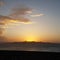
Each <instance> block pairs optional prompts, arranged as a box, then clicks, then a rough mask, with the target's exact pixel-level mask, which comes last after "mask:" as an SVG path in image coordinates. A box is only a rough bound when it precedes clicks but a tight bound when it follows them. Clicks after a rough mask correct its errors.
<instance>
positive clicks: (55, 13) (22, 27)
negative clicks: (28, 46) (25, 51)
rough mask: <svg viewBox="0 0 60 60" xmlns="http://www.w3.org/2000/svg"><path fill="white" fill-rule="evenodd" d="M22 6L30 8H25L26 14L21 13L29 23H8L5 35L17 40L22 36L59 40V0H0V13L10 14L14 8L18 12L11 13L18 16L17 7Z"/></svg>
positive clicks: (31, 38) (27, 38)
mask: <svg viewBox="0 0 60 60" xmlns="http://www.w3.org/2000/svg"><path fill="white" fill-rule="evenodd" d="M23 6H25V7H28V8H30V9H31V10H29V11H28V10H27V11H28V14H25V15H24V14H23V15H24V18H28V19H29V20H30V21H31V24H29V23H28V24H24V23H19V22H15V23H9V24H8V25H7V27H8V28H6V30H5V36H7V37H9V38H15V39H18V41H20V39H21V38H22V40H29V39H30V40H33V41H34V40H35V41H36V40H37V41H47V42H49V41H50V42H51V41H53V42H60V40H59V39H60V36H59V35H60V0H0V15H2V16H10V14H11V13H13V12H14V11H15V9H16V10H17V11H19V12H16V13H13V15H14V14H16V15H17V16H18V15H19V13H20V10H18V9H19V8H20V7H23ZM13 9H14V10H13ZM12 10H13V11H12ZM23 11H24V10H23ZM17 13H18V14H17ZM20 14H21V13H20ZM21 15H22V14H21Z"/></svg>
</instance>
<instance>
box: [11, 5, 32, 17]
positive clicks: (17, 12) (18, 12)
mask: <svg viewBox="0 0 60 60" xmlns="http://www.w3.org/2000/svg"><path fill="white" fill-rule="evenodd" d="M30 13H32V9H31V8H28V7H23V6H21V7H15V8H13V9H12V13H11V14H10V16H13V17H14V16H15V17H17V16H20V17H21V16H24V15H26V14H30Z"/></svg>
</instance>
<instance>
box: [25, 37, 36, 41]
mask: <svg viewBox="0 0 60 60" xmlns="http://www.w3.org/2000/svg"><path fill="white" fill-rule="evenodd" d="M25 42H36V39H35V37H33V36H29V37H26V38H25Z"/></svg>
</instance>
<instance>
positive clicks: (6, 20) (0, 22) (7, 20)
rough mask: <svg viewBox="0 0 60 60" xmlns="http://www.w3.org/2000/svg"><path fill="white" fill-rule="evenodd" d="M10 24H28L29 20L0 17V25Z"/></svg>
mask: <svg viewBox="0 0 60 60" xmlns="http://www.w3.org/2000/svg"><path fill="white" fill-rule="evenodd" d="M10 22H24V23H28V22H30V20H29V19H27V18H24V17H20V18H11V17H9V16H2V15H0V25H4V24H7V23H10Z"/></svg>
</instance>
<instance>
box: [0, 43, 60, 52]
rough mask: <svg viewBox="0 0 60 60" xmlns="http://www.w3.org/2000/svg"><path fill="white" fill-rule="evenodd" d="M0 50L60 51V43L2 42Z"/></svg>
mask: <svg viewBox="0 0 60 60" xmlns="http://www.w3.org/2000/svg"><path fill="white" fill-rule="evenodd" d="M0 50H17V51H48V52H60V44H40V43H39V44H37V43H12V44H11V43H8V44H0Z"/></svg>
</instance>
